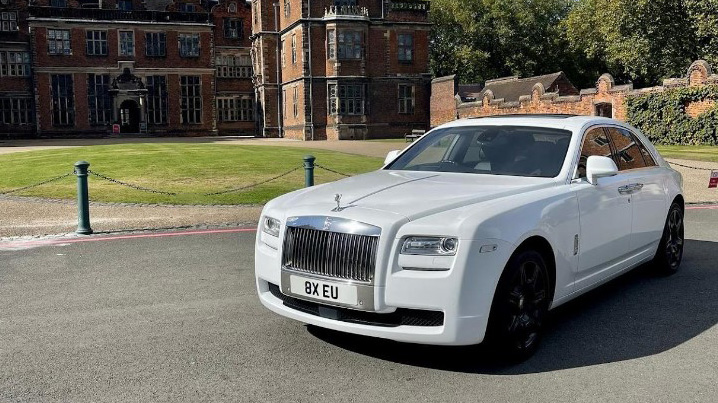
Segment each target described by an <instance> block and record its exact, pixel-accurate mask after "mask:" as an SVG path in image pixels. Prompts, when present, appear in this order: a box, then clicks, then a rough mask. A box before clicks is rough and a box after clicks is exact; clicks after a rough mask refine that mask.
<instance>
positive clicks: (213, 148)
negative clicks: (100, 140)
mask: <svg viewBox="0 0 718 403" xmlns="http://www.w3.org/2000/svg"><path fill="white" fill-rule="evenodd" d="M306 154H312V155H314V156H315V157H316V158H317V160H316V162H317V163H318V164H321V165H324V166H326V167H327V168H331V169H334V170H336V171H339V172H343V173H346V174H358V173H363V172H368V171H371V170H374V169H377V168H379V167H381V165H382V162H383V160H382V159H380V158H372V157H365V156H359V155H353V154H345V153H340V152H334V151H324V150H310V149H298V148H290V147H275V146H248V145H222V144H185V143H151V144H150V143H146V144H118V145H102V146H88V147H78V148H64V149H56V150H42V151H29V152H20V153H14V154H7V155H3V156H1V157H0V191H3V190H10V189H16V188H20V187H23V186H26V185H29V184H32V183H37V182H40V181H42V180H45V179H48V178H52V177H54V176H58V175H62V174H64V173H67V172H71V171H72V169H73V164H74V163H75V162H76V161H79V160H86V161H88V162H90V170H93V171H95V172H98V173H101V174H104V175H107V176H109V177H112V178H115V179H118V180H121V181H123V182H129V183H132V184H136V185H139V186H143V187H147V188H153V189H158V190H163V191H168V192H174V193H190V194H182V195H177V196H169V195H162V194H155V193H148V192H142V191H138V190H134V189H131V188H128V187H125V186H120V185H117V184H114V183H110V182H107V181H104V180H101V179H100V178H96V177H93V176H90V179H89V188H90V200H93V201H103V202H129V203H165V204H257V203H265V202H267V201H268V200H270V199H272V198H274V197H276V196H278V195H281V194H284V193H287V192H289V191H292V190H296V189H299V188H301V187H303V186H304V170H303V169H299V170H297V171H295V172H293V173H291V174H289V175H287V176H285V177H282V178H280V179H277V180H275V181H272V182H269V183H267V184H263V185H259V186H257V187H253V188H251V189H247V190H243V191H238V192H233V193H228V194H224V195H217V196H203V195H201V193H210V192H216V191H221V190H225V189H232V188H237V187H241V186H246V185H250V184H252V183H256V182H260V181H262V180H265V179H269V178H271V177H273V176H276V175H279V174H281V173H283V172H286V171H288V170H290V169H292V168H295V167H299V166H301V164H302V157H303V156H304V155H306ZM341 178H343V177H342V176H340V175H338V174H335V173H331V172H327V171H325V170H322V169H319V168H316V169H315V183H317V184H320V183H326V182H331V181H335V180H338V179H341ZM75 186H76V179H75V177H74V176H70V177H67V178H64V179H62V180H60V181H57V182H53V183H49V184H46V185H42V186H39V187H37V188H33V189H28V190H25V191H21V192H18V193H13V194H15V195H22V196H39V197H51V198H74V197H76V196H75V194H76V193H75V192H76V189H75Z"/></svg>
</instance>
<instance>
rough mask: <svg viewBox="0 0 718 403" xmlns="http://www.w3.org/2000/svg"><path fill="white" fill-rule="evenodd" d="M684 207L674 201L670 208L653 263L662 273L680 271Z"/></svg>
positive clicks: (667, 273)
mask: <svg viewBox="0 0 718 403" xmlns="http://www.w3.org/2000/svg"><path fill="white" fill-rule="evenodd" d="M684 240H685V238H684V236H683V209H682V208H681V206H680V205H679V204H678V203H673V204H672V205H671V208H670V209H669V210H668V217H666V225H665V226H664V227H663V236H662V237H661V241H660V243H659V245H658V250H657V251H656V256H655V257H654V258H653V263H654V265H655V267H656V269H657V271H658V273H660V274H664V275H669V274H673V273H675V272H676V271H678V267H679V266H680V265H681V260H682V259H683V243H684Z"/></svg>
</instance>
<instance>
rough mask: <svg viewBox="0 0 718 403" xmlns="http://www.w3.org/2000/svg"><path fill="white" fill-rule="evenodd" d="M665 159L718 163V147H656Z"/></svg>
mask: <svg viewBox="0 0 718 403" xmlns="http://www.w3.org/2000/svg"><path fill="white" fill-rule="evenodd" d="M656 148H657V149H658V152H660V153H661V155H662V156H663V158H678V159H684V160H695V161H709V162H718V146H662V145H656Z"/></svg>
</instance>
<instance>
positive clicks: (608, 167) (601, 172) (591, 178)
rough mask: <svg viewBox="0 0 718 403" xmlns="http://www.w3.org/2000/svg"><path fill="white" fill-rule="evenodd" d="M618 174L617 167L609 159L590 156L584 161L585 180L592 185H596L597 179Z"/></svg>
mask: <svg viewBox="0 0 718 403" xmlns="http://www.w3.org/2000/svg"><path fill="white" fill-rule="evenodd" d="M617 174H618V167H617V166H616V163H615V162H613V160H612V159H611V158H608V157H600V156H598V155H592V156H590V157H588V161H586V179H588V183H590V184H592V185H597V184H598V178H605V177H608V176H614V175H617Z"/></svg>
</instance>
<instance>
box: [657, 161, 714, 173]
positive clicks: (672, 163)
mask: <svg viewBox="0 0 718 403" xmlns="http://www.w3.org/2000/svg"><path fill="white" fill-rule="evenodd" d="M666 161H668V163H669V164H671V165H677V166H679V167H683V168H690V169H695V170H698V171H714V170H718V168H712V169H711V168H700V167H692V166H690V165H683V164H679V163H677V162H672V161H671V160H668V159H667V160H666Z"/></svg>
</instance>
